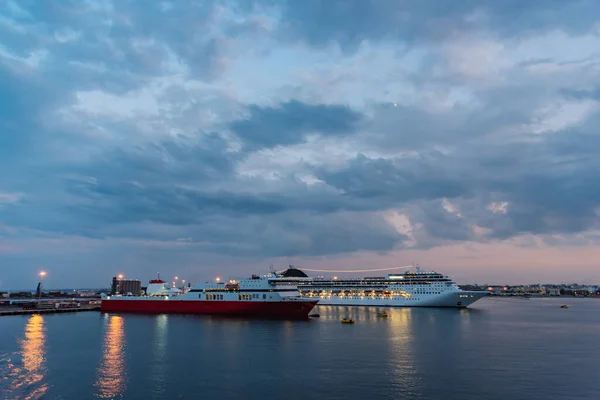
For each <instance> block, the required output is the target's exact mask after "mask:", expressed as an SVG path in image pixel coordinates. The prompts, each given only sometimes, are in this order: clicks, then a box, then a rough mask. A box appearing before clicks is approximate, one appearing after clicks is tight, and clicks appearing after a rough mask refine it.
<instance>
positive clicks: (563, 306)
mask: <svg viewBox="0 0 600 400" xmlns="http://www.w3.org/2000/svg"><path fill="white" fill-rule="evenodd" d="M560 308H569V306H568V305H566V304H563V305H562V306H560Z"/></svg>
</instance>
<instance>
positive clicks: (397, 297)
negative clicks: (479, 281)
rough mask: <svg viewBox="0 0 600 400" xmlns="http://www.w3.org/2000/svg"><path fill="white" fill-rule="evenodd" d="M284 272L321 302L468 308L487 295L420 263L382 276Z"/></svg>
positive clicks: (304, 294) (304, 293) (304, 292)
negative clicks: (328, 275)
mask: <svg viewBox="0 0 600 400" xmlns="http://www.w3.org/2000/svg"><path fill="white" fill-rule="evenodd" d="M281 276H286V277H295V279H297V282H298V290H299V292H300V295H301V296H302V297H304V298H306V299H319V305H335V306H385V307H455V308H465V307H468V306H469V305H471V304H473V303H474V302H475V301H477V300H479V299H480V298H482V297H484V296H487V295H488V293H487V292H483V291H466V290H462V289H460V288H459V287H458V285H457V284H456V283H455V282H454V281H453V280H452V279H450V278H449V277H448V276H446V275H442V274H440V273H438V272H435V271H424V270H422V269H421V268H420V267H418V266H417V267H416V268H414V270H411V269H409V270H407V271H406V272H404V273H402V274H388V275H387V276H382V277H365V278H343V279H342V278H339V279H338V278H337V277H334V278H331V279H326V278H309V277H308V276H307V275H306V274H305V273H304V272H302V271H301V270H299V269H296V268H293V267H290V268H289V269H288V270H286V271H285V272H283V273H282V275H281Z"/></svg>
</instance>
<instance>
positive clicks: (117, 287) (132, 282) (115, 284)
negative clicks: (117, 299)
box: [111, 276, 142, 296]
mask: <svg viewBox="0 0 600 400" xmlns="http://www.w3.org/2000/svg"><path fill="white" fill-rule="evenodd" d="M141 292H142V283H141V282H140V281H139V280H137V279H125V278H120V277H118V276H113V279H112V285H111V294H129V293H131V294H132V295H134V296H139V295H140V294H141Z"/></svg>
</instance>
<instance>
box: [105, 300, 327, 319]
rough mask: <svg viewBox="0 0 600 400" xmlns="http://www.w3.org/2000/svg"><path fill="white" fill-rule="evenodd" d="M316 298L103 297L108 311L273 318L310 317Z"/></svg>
mask: <svg viewBox="0 0 600 400" xmlns="http://www.w3.org/2000/svg"><path fill="white" fill-rule="evenodd" d="M316 304H317V301H316V300H312V301H310V300H307V301H298V302H270V301H268V302H257V301H199V300H171V299H169V300H162V299H156V300H150V299H148V300H119V299H110V300H102V306H101V310H102V311H105V312H136V313H147V314H208V315H236V316H252V317H269V318H308V313H309V312H310V311H311V310H312V309H313V308H314V307H315V305H316Z"/></svg>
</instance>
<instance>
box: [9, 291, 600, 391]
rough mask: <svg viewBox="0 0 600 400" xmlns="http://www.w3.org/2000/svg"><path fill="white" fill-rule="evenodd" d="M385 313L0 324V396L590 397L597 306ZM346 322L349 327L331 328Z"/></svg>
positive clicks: (535, 302) (598, 383) (504, 305)
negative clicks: (296, 318)
mask: <svg viewBox="0 0 600 400" xmlns="http://www.w3.org/2000/svg"><path fill="white" fill-rule="evenodd" d="M563 303H567V304H569V305H570V308H569V309H566V310H565V309H560V308H559V305H560V304H563ZM387 311H388V313H389V314H390V317H389V318H387V319H384V318H378V317H377V315H376V309H374V308H371V309H365V308H354V307H348V308H342V307H340V308H337V307H326V306H321V307H317V312H319V313H320V314H321V318H319V319H313V320H310V321H294V322H291V321H261V320H244V319H227V318H215V317H198V316H175V315H169V316H167V315H159V316H140V315H118V314H100V313H96V312H84V313H73V314H55V315H45V316H40V315H34V316H10V317H1V318H0V398H2V399H22V398H32V399H37V398H41V399H94V398H123V399H197V398H202V397H204V398H210V399H217V398H222V399H267V400H277V399H461V400H462V399H503V400H506V399H598V398H600V299H571V298H569V299H564V298H563V299H532V300H519V299H498V298H486V299H482V300H480V301H479V302H477V303H475V304H474V305H473V306H472V308H471V309H467V310H453V309H417V308H415V309H410V308H405V309H387ZM347 315H350V316H352V317H353V318H355V320H356V324H354V325H345V324H341V323H340V319H341V318H342V317H344V316H347Z"/></svg>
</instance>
